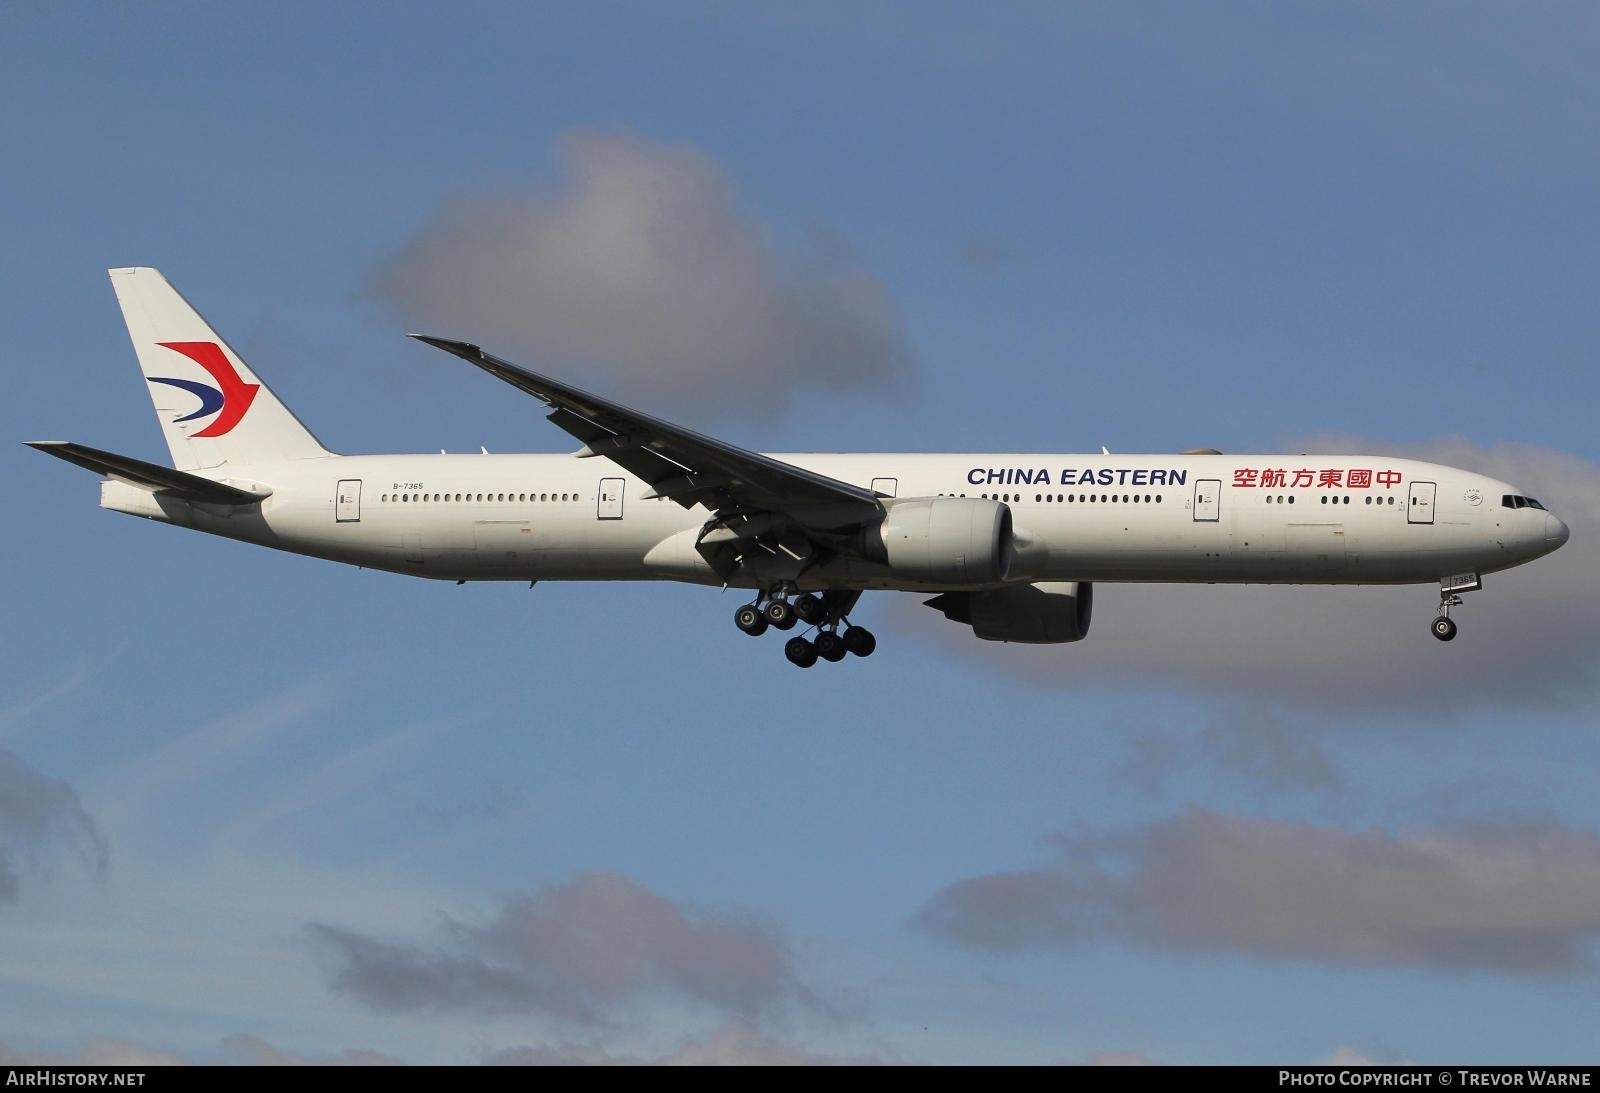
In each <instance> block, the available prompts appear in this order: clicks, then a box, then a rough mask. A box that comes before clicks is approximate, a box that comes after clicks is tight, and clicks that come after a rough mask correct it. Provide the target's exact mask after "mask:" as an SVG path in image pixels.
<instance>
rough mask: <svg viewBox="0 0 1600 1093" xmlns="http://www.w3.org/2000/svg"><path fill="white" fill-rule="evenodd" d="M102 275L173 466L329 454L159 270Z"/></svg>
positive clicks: (138, 269) (197, 467) (185, 468)
mask: <svg viewBox="0 0 1600 1093" xmlns="http://www.w3.org/2000/svg"><path fill="white" fill-rule="evenodd" d="M109 272H110V274H111V287H112V288H113V289H114V290H115V291H116V294H117V303H119V304H120V305H121V306H122V318H123V321H124V322H126V323H127V324H128V336H129V337H130V338H132V339H133V350H134V352H135V353H137V354H138V356H139V369H140V371H142V372H143V373H144V378H145V381H146V383H147V385H148V386H149V388H150V400H151V401H152V402H153V403H155V408H156V417H157V418H158V419H159V420H160V422H161V432H162V435H163V436H165V437H166V441H167V448H168V449H169V450H170V451H171V452H172V465H173V466H174V467H176V468H177V469H178V470H182V471H192V470H203V469H205V468H207V467H216V466H219V465H221V464H223V463H234V464H238V463H257V462H262V461H268V460H280V459H306V458H311V457H314V456H323V455H331V454H333V453H331V452H329V451H328V450H327V449H326V448H324V447H323V446H322V445H321V444H320V443H318V441H317V438H316V437H314V436H312V435H311V432H310V431H309V430H308V429H307V428H306V427H305V426H304V425H302V424H300V421H299V419H297V418H296V417H295V416H294V414H292V413H290V412H289V408H288V407H287V406H285V405H284V404H283V403H281V402H279V401H278V399H277V396H275V395H274V394H273V393H272V391H271V390H269V389H268V387H267V385H266V384H264V383H262V382H261V380H260V379H258V378H257V377H256V375H255V373H254V372H252V371H250V367H249V366H248V365H246V364H245V363H244V361H243V360H241V359H240V357H239V355H238V354H237V353H235V352H234V351H233V350H232V349H230V348H229V347H228V343H227V342H225V341H223V340H222V339H221V338H219V337H218V336H217V333H216V331H214V330H212V329H211V327H210V325H209V324H207V323H206V321H205V319H203V318H201V316H200V313H199V312H198V311H196V310H195V309H194V308H193V307H191V306H190V305H189V301H187V300H185V299H184V298H183V297H182V296H180V295H178V291H177V289H175V288H173V287H172V286H171V285H169V284H168V283H167V279H166V278H165V277H163V276H161V272H160V271H159V270H155V269H150V268H148V267H135V268H129V269H114V270H110V271H109ZM197 400H198V405H197V404H196V403H197Z"/></svg>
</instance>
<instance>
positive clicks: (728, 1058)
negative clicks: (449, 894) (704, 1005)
mask: <svg viewBox="0 0 1600 1093" xmlns="http://www.w3.org/2000/svg"><path fill="white" fill-rule="evenodd" d="M890 1061H892V1060H887V1059H880V1058H875V1057H872V1056H865V1055H831V1054H828V1053H826V1052H819V1051H813V1050H811V1049H810V1048H806V1047H801V1046H799V1045H796V1044H792V1043H789V1042H787V1041H784V1040H779V1039H776V1038H774V1037H772V1036H768V1035H766V1034H765V1033H762V1032H760V1031H758V1030H756V1029H754V1028H751V1027H750V1026H749V1025H747V1024H743V1023H733V1024H728V1025H724V1026H722V1027H721V1028H719V1029H716V1030H714V1031H712V1032H711V1033H709V1034H708V1035H705V1036H700V1037H691V1038H690V1039H687V1040H685V1041H683V1042H682V1043H681V1044H679V1045H678V1046H677V1047H675V1048H674V1049H673V1050H671V1051H669V1052H667V1053H666V1054H665V1055H661V1056H657V1057H653V1058H648V1057H645V1056H640V1055H629V1054H617V1053H614V1052H612V1051H610V1050H608V1049H606V1048H605V1047H602V1046H599V1045H596V1044H573V1043H560V1044H553V1045H549V1046H544V1047H517V1048H510V1049H508V1050H506V1051H499V1052H495V1053H494V1054H493V1055H491V1056H489V1057H488V1058H487V1059H486V1060H485V1062H487V1063H489V1064H490V1065H494V1066H875V1065H880V1064H883V1063H886V1062H890Z"/></svg>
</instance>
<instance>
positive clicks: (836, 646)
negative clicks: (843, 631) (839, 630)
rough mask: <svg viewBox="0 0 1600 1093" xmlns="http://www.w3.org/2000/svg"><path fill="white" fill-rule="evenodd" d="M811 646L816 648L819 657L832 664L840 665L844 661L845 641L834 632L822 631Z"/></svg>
mask: <svg viewBox="0 0 1600 1093" xmlns="http://www.w3.org/2000/svg"><path fill="white" fill-rule="evenodd" d="M811 644H812V645H813V646H814V647H815V648H816V650H817V656H819V657H821V658H822V659H823V660H825V661H827V662H828V663H830V664H838V663H839V662H840V661H841V660H843V659H844V655H845V647H844V639H843V638H841V637H840V636H839V635H838V634H835V633H834V632H833V631H832V630H824V631H822V632H821V633H820V634H818V635H817V637H816V640H815V641H813V642H812V643H811Z"/></svg>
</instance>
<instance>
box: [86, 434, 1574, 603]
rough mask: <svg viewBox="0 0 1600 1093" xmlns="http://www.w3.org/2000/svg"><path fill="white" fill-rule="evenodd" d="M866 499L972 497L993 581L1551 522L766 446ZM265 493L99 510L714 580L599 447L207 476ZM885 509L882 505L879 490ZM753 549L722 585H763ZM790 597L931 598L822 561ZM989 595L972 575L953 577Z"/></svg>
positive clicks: (1129, 572) (1089, 462)
mask: <svg viewBox="0 0 1600 1093" xmlns="http://www.w3.org/2000/svg"><path fill="white" fill-rule="evenodd" d="M775 458H777V459H781V460H782V461H784V462H785V463H790V464H794V465H796V466H799V467H803V468H806V469H809V470H812V471H816V472H818V473H821V474H824V475H827V476H828V477H830V478H833V479H837V480H840V481H844V482H848V483H852V484H857V485H860V486H863V487H870V488H872V489H875V490H877V491H878V492H879V493H880V494H883V495H885V496H886V498H911V497H934V496H940V495H947V496H948V495H954V496H966V497H988V498H993V499H996V500H1000V501H1002V502H1003V503H1005V504H1007V505H1008V506H1009V507H1010V509H1011V512H1012V521H1013V527H1014V547H1015V551H1014V556H1013V558H1012V559H1011V565H1010V568H1009V571H1008V573H1007V581H1008V582H1035V581H1154V582H1187V581H1206V582H1257V583H1307V584H1400V583H1412V582H1432V581H1438V580H1441V579H1442V578H1445V577H1448V576H1450V575H1454V574H1459V573H1469V572H1471V573H1484V572H1490V571H1494V570H1499V569H1504V568H1507V567H1509V566H1514V565H1518V564H1520V563H1522V562H1526V561H1529V560H1531V559H1533V558H1536V557H1539V556H1540V555H1543V554H1547V553H1549V552H1550V551H1552V550H1554V549H1555V548H1556V547H1558V546H1559V545H1561V543H1562V542H1564V541H1565V540H1566V537H1567V530H1566V527H1565V526H1564V525H1563V524H1562V523H1561V521H1560V520H1558V519H1557V518H1556V517H1554V516H1552V515H1550V514H1549V513H1547V512H1545V511H1544V510H1543V509H1538V508H1532V507H1520V508H1517V507H1510V506H1507V505H1503V504H1502V498H1503V497H1505V496H1506V495H1512V494H1518V493H1519V492H1520V491H1518V490H1517V489H1516V488H1514V487H1513V486H1511V485H1509V484H1507V483H1504V482H1500V481H1496V480H1494V479H1491V478H1489V477H1487V476H1485V475H1481V474H1477V473H1474V472H1471V471H1464V470H1458V469H1455V468H1452V467H1444V466H1439V465H1436V464H1430V463H1422V462H1417V461H1414V460H1406V459H1391V458H1387V457H1374V456H1334V455H1328V456H1322V455H1294V456H1287V455H1173V456H1166V455H1129V456H1122V455H989V454H979V455H961V454H938V455H934V454H876V455H871V454H848V455H779V456H776V457H775ZM204 473H205V475H206V477H210V478H216V479H218V480H221V481H223V482H226V483H229V484H231V485H235V486H238V487H241V488H244V489H249V490H258V491H259V490H270V491H271V496H270V497H268V498H267V499H266V500H264V501H263V502H262V503H261V504H260V505H259V506H258V507H257V506H251V507H249V508H244V509H238V510H233V512H232V514H231V515H230V514H229V512H230V510H228V509H227V508H223V507H213V506H208V505H204V504H189V503H186V502H184V501H180V500H175V499H173V498H171V497H167V496H162V495H153V494H152V493H150V492H148V491H147V490H144V489H139V488H136V487H134V486H130V485H127V484H124V483H121V482H118V481H115V480H111V481H107V482H106V483H105V484H104V488H103V491H102V496H101V504H102V506H104V507H106V508H111V509H116V510H118V511H122V512H128V513H133V514H135V515H139V516H145V517H150V518H153V519H158V520H163V521H166V522H169V523H174V524H179V525H183V526H186V527H191V528H195V529H197V530H201V531H206V532H211V533H213V534H218V535H224V536H227V537H230V538H235V539H240V540H244V541H247V542H252V543H258V544H261V545H263V546H269V547H274V548H276V549H280V550H288V551H293V552H295V553H299V554H307V555H312V556H315V557H319V558H328V559H332V560H335V561H340V562H347V563H350V564H353V565H358V566H365V567H371V568H376V569H384V570H390V571H393V572H397V573H405V574H410V575H413V576H419V577H431V578H437V579H444V580H456V581H460V580H518V581H530V580H677V581H689V582H696V583H704V584H720V583H722V579H721V578H720V577H718V576H717V575H716V574H715V573H714V572H713V571H712V569H711V568H710V566H709V565H708V564H707V563H706V561H705V560H704V559H703V558H702V557H701V556H700V554H699V552H698V551H697V550H696V549H695V544H696V540H697V538H698V536H699V535H700V533H701V529H702V527H703V526H704V524H705V522H706V521H707V520H708V519H709V518H710V513H709V512H707V510H705V509H704V508H701V507H698V506H696V507H695V508H693V509H685V508H683V507H682V506H680V505H679V504H677V503H675V502H673V501H670V500H661V499H645V494H646V493H647V491H648V489H649V487H648V486H647V485H646V484H645V483H644V482H642V481H640V480H639V479H636V478H633V477H632V476H630V475H628V474H626V473H625V472H623V471H621V470H619V469H618V468H616V467H615V466H614V465H612V464H610V463H609V461H607V460H605V459H603V458H588V459H584V458H576V457H573V456H569V455H442V454H441V455H383V456H376V455H375V456H328V457H323V458H310V459H298V460H291V461H284V462H273V463H260V464H252V465H249V466H239V467H233V466H222V467H217V468H213V469H211V470H209V471H206V472H204ZM885 503H886V504H889V505H892V504H894V501H893V500H886V502H885ZM769 579H770V574H768V573H767V572H765V571H764V570H763V567H762V566H761V565H760V564H759V563H758V561H752V564H750V565H748V566H746V567H744V568H742V569H741V570H740V573H739V575H738V576H736V577H735V578H734V579H733V581H732V583H734V584H738V585H744V586H747V587H755V588H761V587H765V586H766V584H767V582H768V580H769ZM798 584H799V586H800V587H801V588H805V589H823V588H837V589H905V590H915V591H928V590H934V591H937V590H948V589H949V588H950V587H951V586H950V585H949V584H947V583H942V584H940V585H938V586H937V587H935V586H932V585H928V584H925V583H918V582H916V581H910V580H905V579H902V578H899V577H897V576H896V575H895V574H894V573H893V572H891V571H889V570H888V569H887V568H885V567H884V566H881V565H877V564H873V563H870V562H866V561H862V560H861V559H860V558H859V557H849V556H846V555H845V554H840V555H838V556H836V557H834V558H832V560H829V561H826V562H824V563H822V564H820V565H816V566H814V567H812V568H809V569H807V570H806V571H805V573H804V574H803V575H802V576H801V577H800V578H799V580H798ZM974 587H988V586H974Z"/></svg>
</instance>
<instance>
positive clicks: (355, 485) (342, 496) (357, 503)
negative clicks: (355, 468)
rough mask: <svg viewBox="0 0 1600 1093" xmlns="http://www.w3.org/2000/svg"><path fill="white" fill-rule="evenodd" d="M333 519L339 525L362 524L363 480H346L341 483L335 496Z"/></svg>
mask: <svg viewBox="0 0 1600 1093" xmlns="http://www.w3.org/2000/svg"><path fill="white" fill-rule="evenodd" d="M333 519H334V522H335V523H339V524H356V523H360V521H361V479H359V478H346V479H343V480H341V481H340V483H339V486H338V489H337V490H336V491H335V493H334V496H333Z"/></svg>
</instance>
